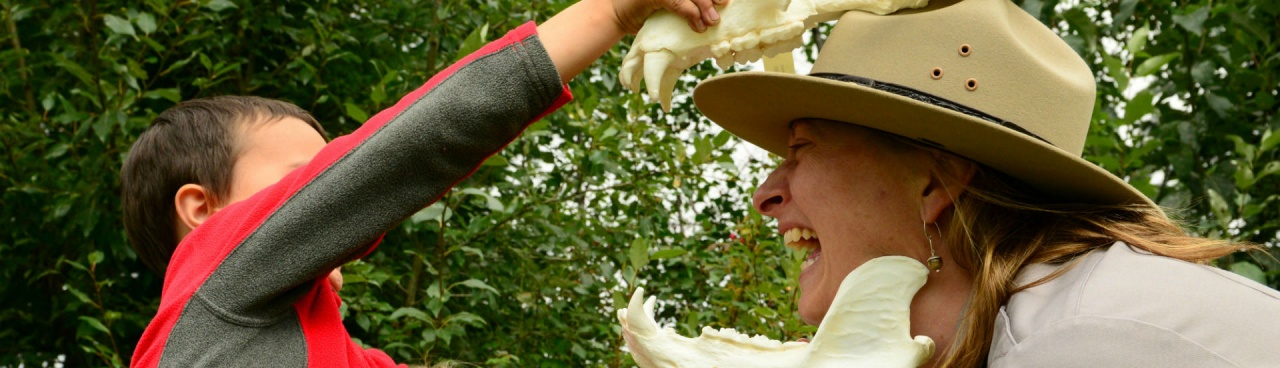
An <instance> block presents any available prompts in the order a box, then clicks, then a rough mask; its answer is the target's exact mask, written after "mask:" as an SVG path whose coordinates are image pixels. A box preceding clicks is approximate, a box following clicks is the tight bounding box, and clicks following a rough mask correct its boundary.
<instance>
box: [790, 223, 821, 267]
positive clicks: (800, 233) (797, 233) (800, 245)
mask: <svg viewBox="0 0 1280 368" xmlns="http://www.w3.org/2000/svg"><path fill="white" fill-rule="evenodd" d="M782 241H783V243H785V244H786V245H787V248H791V249H794V250H797V251H808V252H809V255H808V256H807V257H805V259H804V262H801V263H800V269H801V270H804V269H806V268H809V266H812V265H813V264H814V263H816V262H817V261H818V256H819V255H820V254H821V252H822V247H820V246H819V244H820V243H819V242H818V232H816V231H813V229H804V228H798V227H797V228H792V229H791V230H787V232H785V233H782Z"/></svg>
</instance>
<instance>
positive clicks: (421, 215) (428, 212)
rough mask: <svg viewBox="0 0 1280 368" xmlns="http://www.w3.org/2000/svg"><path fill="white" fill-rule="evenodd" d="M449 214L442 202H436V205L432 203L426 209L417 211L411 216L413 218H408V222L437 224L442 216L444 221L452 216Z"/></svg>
mask: <svg viewBox="0 0 1280 368" xmlns="http://www.w3.org/2000/svg"><path fill="white" fill-rule="evenodd" d="M451 212H452V211H448V209H447V208H445V207H444V202H439V201H437V202H436V203H432V204H431V205H430V206H427V208H423V209H422V210H420V211H418V213H415V214H413V216H410V217H409V220H410V221H413V222H414V223H420V222H423V221H431V222H439V221H440V218H441V217H442V216H443V217H444V219H445V220H448V219H449V217H450V215H451V214H452V213H451Z"/></svg>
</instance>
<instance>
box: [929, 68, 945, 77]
mask: <svg viewBox="0 0 1280 368" xmlns="http://www.w3.org/2000/svg"><path fill="white" fill-rule="evenodd" d="M929 76H931V77H933V79H934V80H938V79H942V68H938V67H934V68H933V71H931V72H929Z"/></svg>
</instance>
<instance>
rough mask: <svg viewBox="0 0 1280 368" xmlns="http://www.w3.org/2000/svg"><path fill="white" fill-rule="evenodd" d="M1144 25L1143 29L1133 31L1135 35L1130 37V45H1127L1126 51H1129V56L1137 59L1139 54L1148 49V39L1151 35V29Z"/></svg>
mask: <svg viewBox="0 0 1280 368" xmlns="http://www.w3.org/2000/svg"><path fill="white" fill-rule="evenodd" d="M1148 27H1149V26H1148V25H1146V24H1144V25H1142V27H1140V28H1138V29H1135V30H1133V34H1132V35H1130V36H1129V43H1128V44H1125V46H1124V48H1125V50H1128V51H1129V55H1131V56H1132V57H1134V58H1136V56H1137V55H1138V53H1139V52H1141V51H1142V50H1144V49H1146V48H1147V37H1149V36H1150V35H1151V29H1149V28H1148Z"/></svg>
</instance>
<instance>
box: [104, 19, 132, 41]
mask: <svg viewBox="0 0 1280 368" xmlns="http://www.w3.org/2000/svg"><path fill="white" fill-rule="evenodd" d="M102 21H103V22H104V23H106V24H107V28H110V29H111V32H112V33H115V34H121V35H130V36H137V35H138V34H137V33H134V31H133V24H130V23H129V21H128V20H125V19H124V18H121V17H117V16H115V15H114V14H107V15H105V16H103V17H102Z"/></svg>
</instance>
